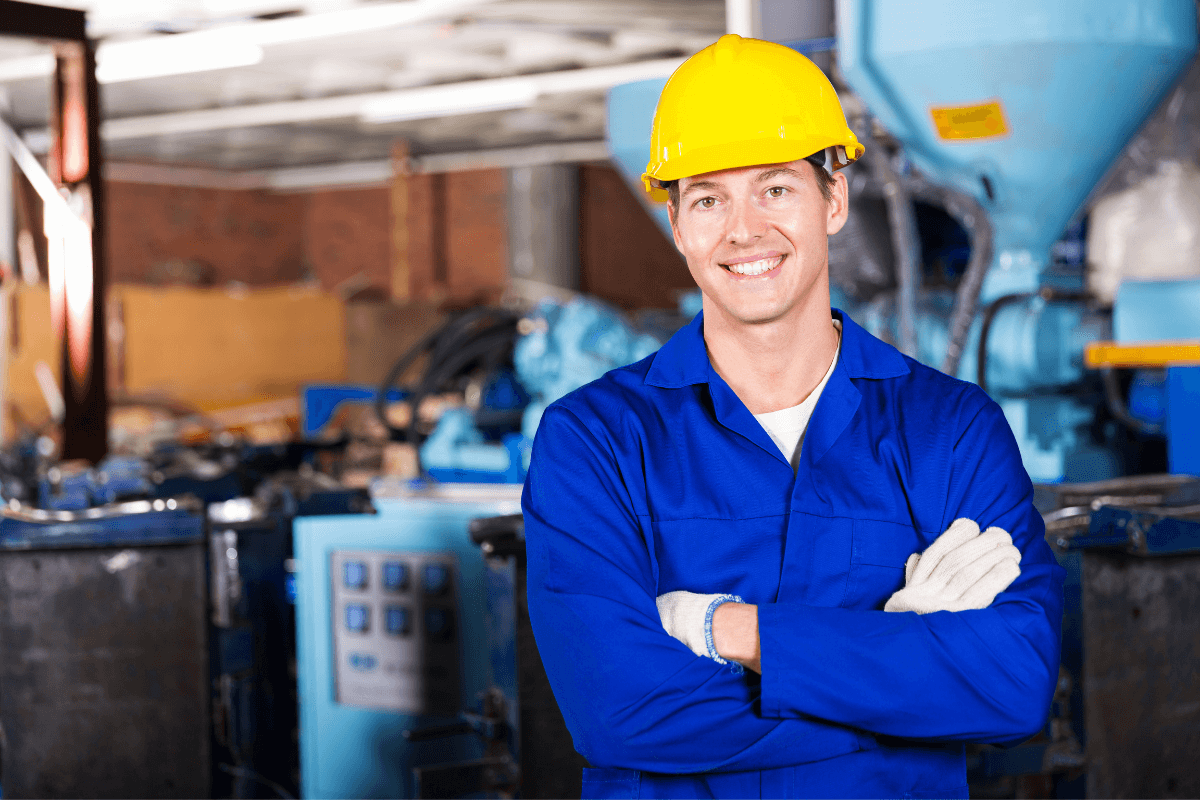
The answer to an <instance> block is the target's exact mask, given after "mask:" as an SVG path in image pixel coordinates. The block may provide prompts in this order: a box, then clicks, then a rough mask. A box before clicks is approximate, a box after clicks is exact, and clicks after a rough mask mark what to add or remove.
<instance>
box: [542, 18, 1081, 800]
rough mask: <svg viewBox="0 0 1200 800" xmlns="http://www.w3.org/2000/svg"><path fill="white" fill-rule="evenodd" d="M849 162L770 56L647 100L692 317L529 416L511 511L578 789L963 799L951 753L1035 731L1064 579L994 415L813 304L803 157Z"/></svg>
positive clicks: (1008, 437)
mask: <svg viewBox="0 0 1200 800" xmlns="http://www.w3.org/2000/svg"><path fill="white" fill-rule="evenodd" d="M862 151H863V147H862V145H861V144H859V143H858V142H857V140H856V139H855V137H854V134H853V133H852V132H851V131H850V130H849V128H848V127H846V124H845V117H844V115H843V114H842V111H841V108H840V106H839V105H838V103H837V97H836V94H835V93H834V92H833V89H832V87H831V86H830V85H829V82H828V80H827V79H826V78H825V77H824V75H823V74H822V73H821V72H820V70H818V69H817V68H816V67H815V66H814V65H812V64H811V62H809V61H808V60H807V59H805V58H804V57H803V56H800V55H799V54H797V53H795V52H793V51H791V50H789V49H788V48H784V47H781V46H779V45H773V44H770V43H766V42H759V41H755V40H749V39H740V38H739V37H736V36H725V37H722V38H721V40H720V41H718V42H717V43H716V44H715V45H713V46H711V47H708V48H706V49H705V50H703V51H701V52H700V53H698V54H696V55H695V56H693V57H692V58H691V59H689V60H688V61H687V62H686V63H685V64H684V65H683V66H681V67H680V68H679V70H678V71H677V72H676V73H675V75H673V76H672V78H671V80H670V81H669V82H668V84H667V86H666V88H665V89H664V90H663V95H662V97H661V98H660V101H659V105H658V109H657V111H656V114H655V123H654V134H653V138H652V154H651V155H652V157H651V162H650V164H649V165H648V167H647V176H646V180H647V184H648V186H649V187H650V188H652V189H653V190H654V191H655V192H658V193H660V194H666V195H668V197H669V202H670V211H671V218H672V230H673V233H674V238H675V243H676V246H677V247H678V248H679V250H680V251H681V252H682V253H683V254H684V256H685V257H686V259H687V262H688V267H689V269H690V270H691V273H692V275H693V277H694V278H695V280H696V283H697V284H698V285H699V286H700V289H701V291H702V293H703V312H702V314H701V315H700V316H698V317H697V318H696V320H694V321H693V323H692V324H691V325H689V326H688V327H686V328H684V329H683V330H681V331H680V332H679V333H678V334H676V335H675V336H674V337H673V338H672V339H671V340H670V341H669V342H668V343H667V344H665V345H664V346H663V347H662V349H660V350H659V351H658V352H657V353H656V354H655V355H653V356H650V357H649V358H647V359H644V360H643V361H640V362H638V363H636V364H633V365H630V366H629V367H625V368H623V369H619V370H614V371H612V372H610V373H608V374H607V375H606V376H605V377H604V378H602V379H601V380H599V381H596V382H595V383H592V384H590V385H588V386H586V387H584V388H583V389H580V390H579V391H577V392H574V393H572V394H570V395H568V396H567V397H565V398H563V399H562V400H560V401H559V402H557V403H555V404H553V405H552V406H551V407H550V408H549V409H548V410H547V411H546V414H545V416H544V417H543V418H542V422H541V425H540V427H539V430H538V434H537V441H536V442H535V445H534V452H533V459H532V463H531V467H530V473H529V479H528V481H527V483H526V487H525V494H524V498H523V508H524V513H525V526H526V537H527V552H528V575H529V585H528V597H529V612H530V619H531V621H532V623H533V628H534V633H535V635H536V637H537V641H538V647H539V650H540V651H541V655H542V659H543V661H544V663H545V667H546V671H547V674H548V676H549V678H550V682H551V685H552V686H553V688H554V691H555V696H556V697H557V699H558V701H559V705H560V707H561V709H562V712H563V716H564V718H565V721H566V723H567V727H568V728H569V729H570V731H571V734H572V736H573V738H574V744H575V747H576V749H577V750H579V752H580V753H582V754H583V755H584V756H585V757H586V758H587V759H588V760H589V762H590V763H591V764H592V765H593V767H595V769H590V770H586V771H585V776H584V796H587V797H605V796H609V797H639V796H642V797H846V796H866V797H881V796H897V797H898V796H905V797H925V796H929V797H950V796H958V797H966V796H967V787H966V777H965V764H964V748H963V744H962V743H963V742H968V741H981V742H997V743H1006V744H1011V743H1016V742H1018V741H1021V740H1023V739H1025V738H1027V737H1028V736H1030V735H1032V734H1033V733H1035V732H1036V731H1037V730H1038V729H1039V728H1040V727H1041V726H1042V725H1043V723H1044V720H1045V717H1046V714H1047V712H1048V709H1049V701H1050V698H1051V696H1052V694H1053V689H1054V684H1055V682H1056V679H1057V676H1058V659H1059V625H1060V621H1061V613H1062V598H1061V586H1062V575H1063V573H1062V570H1061V569H1060V568H1059V567H1058V565H1057V564H1056V563H1055V561H1054V558H1053V555H1052V554H1051V553H1050V551H1049V548H1048V547H1047V546H1046V544H1045V542H1044V540H1043V536H1044V528H1043V525H1042V521H1041V517H1040V515H1039V514H1038V513H1037V511H1036V510H1035V509H1034V508H1033V505H1032V494H1033V492H1032V486H1031V484H1030V482H1029V478H1028V476H1027V475H1026V473H1025V472H1024V469H1023V468H1022V466H1021V461H1020V455H1019V453H1018V451H1017V446H1016V442H1015V440H1014V439H1013V436H1012V434H1011V432H1010V431H1009V429H1008V427H1007V424H1006V423H1005V421H1004V417H1003V415H1002V413H1001V411H1000V409H999V407H998V406H997V405H996V404H995V403H993V402H992V401H991V400H990V399H989V398H988V397H987V396H986V395H985V394H984V393H983V392H981V391H980V390H979V389H978V388H977V387H975V386H974V385H972V384H968V383H964V382H961V381H958V380H955V379H953V378H950V377H947V376H945V375H942V374H941V373H938V372H936V371H934V370H932V369H929V368H927V367H925V366H923V365H921V364H919V363H917V362H916V361H913V360H912V359H909V358H907V357H905V356H903V355H901V354H900V353H899V352H897V351H896V350H895V349H893V348H892V347H890V346H889V345H886V344H884V343H883V342H880V341H879V340H877V339H875V338H873V337H871V336H870V335H869V334H867V333H866V332H865V331H864V330H862V329H861V328H860V327H858V326H857V325H856V324H855V323H854V322H853V320H851V319H850V318H849V317H848V316H846V315H845V314H842V313H841V312H839V311H836V310H831V309H830V307H829V286H828V253H827V238H826V237H827V236H828V235H829V234H832V233H835V232H836V231H837V230H838V229H839V228H840V227H841V226H842V224H843V223H844V222H845V219H846V215H847V211H848V209H847V200H846V197H847V192H846V181H845V178H844V176H842V175H840V174H834V175H832V176H831V175H829V174H828V173H827V172H825V170H824V168H823V167H819V166H817V163H814V162H821V161H823V158H824V156H825V154H826V153H827V152H828V153H830V154H832V155H833V157H834V160H833V164H832V167H833V168H834V169H837V168H840V167H841V166H844V165H845V164H846V163H848V162H849V161H851V160H853V159H854V158H856V157H858V156H859V155H861V153H862ZM956 520H957V521H956ZM977 526H979V527H986V528H988V530H987V532H986V533H983V534H980V533H979V527H977ZM1010 535H1011V538H1010ZM1010 542H1011V544H1010ZM1014 548H1015V549H1014ZM1018 561H1019V567H1018ZM885 607H886V608H887V610H885ZM909 611H916V612H918V613H907V612H909ZM924 612H929V613H924ZM723 662H734V663H732V664H729V663H723ZM743 667H746V668H748V669H745V670H743Z"/></svg>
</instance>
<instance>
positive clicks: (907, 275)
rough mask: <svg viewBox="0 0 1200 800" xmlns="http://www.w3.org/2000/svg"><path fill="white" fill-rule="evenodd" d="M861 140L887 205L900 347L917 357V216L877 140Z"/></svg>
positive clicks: (906, 191)
mask: <svg viewBox="0 0 1200 800" xmlns="http://www.w3.org/2000/svg"><path fill="white" fill-rule="evenodd" d="M867 127H868V128H869V127H870V125H869V124H868V125H867ZM863 143H864V144H865V145H866V146H867V152H866V157H867V160H868V163H869V164H870V166H871V170H872V171H873V172H874V173H875V176H876V177H877V178H878V179H879V182H880V184H882V186H883V198H884V202H885V203H886V204H887V212H888V222H889V223H890V224H889V228H890V230H891V236H892V250H893V252H894V253H895V257H896V284H897V289H896V295H897V297H896V315H897V322H898V325H899V338H900V341H899V346H900V350H901V351H902V352H903V353H905V354H906V355H909V356H913V357H916V355H917V328H916V319H917V289H918V288H919V284H920V274H919V272H918V270H919V269H920V265H919V264H918V263H917V260H918V259H919V258H920V253H921V244H920V237H919V236H918V234H917V218H916V214H915V213H914V212H913V204H912V196H911V194H910V193H909V189H908V187H907V186H906V185H905V183H904V182H903V181H902V180H901V179H900V176H899V174H898V173H897V172H896V169H895V167H894V166H893V165H892V162H891V159H890V158H888V155H887V153H885V152H884V151H883V148H882V146H881V145H880V144H879V142H878V141H877V140H875V139H873V138H871V137H870V135H869V134H864V135H863Z"/></svg>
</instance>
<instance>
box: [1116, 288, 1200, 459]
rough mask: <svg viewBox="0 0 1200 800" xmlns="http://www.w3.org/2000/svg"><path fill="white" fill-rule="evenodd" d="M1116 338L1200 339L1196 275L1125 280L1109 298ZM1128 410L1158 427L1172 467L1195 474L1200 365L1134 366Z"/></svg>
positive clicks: (1199, 424) (1198, 451)
mask: <svg viewBox="0 0 1200 800" xmlns="http://www.w3.org/2000/svg"><path fill="white" fill-rule="evenodd" d="M1113 338H1114V339H1115V340H1116V341H1117V342H1121V343H1125V344H1130V343H1136V342H1168V341H1184V342H1192V343H1197V342H1200V280H1178V281H1126V282H1125V283H1122V284H1121V286H1120V288H1119V289H1118V291H1117V298H1116V301H1115V302H1114V303H1113ZM1129 405H1130V411H1131V412H1132V413H1133V414H1134V415H1135V416H1138V417H1140V418H1141V419H1143V420H1145V421H1146V422H1149V423H1151V424H1152V425H1158V426H1160V427H1161V429H1162V432H1163V433H1164V435H1165V436H1166V438H1167V464H1168V466H1169V468H1170V470H1171V472H1175V473H1184V474H1189V475H1200V366H1197V365H1194V364H1191V365H1185V364H1179V365H1173V366H1168V367H1166V369H1165V370H1139V371H1138V373H1137V374H1136V375H1135V377H1134V380H1133V385H1132V387H1131V389H1130V400H1129Z"/></svg>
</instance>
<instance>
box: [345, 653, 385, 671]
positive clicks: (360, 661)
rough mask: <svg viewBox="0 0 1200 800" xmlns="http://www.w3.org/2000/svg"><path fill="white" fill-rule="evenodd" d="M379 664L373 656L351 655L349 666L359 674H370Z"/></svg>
mask: <svg viewBox="0 0 1200 800" xmlns="http://www.w3.org/2000/svg"><path fill="white" fill-rule="evenodd" d="M378 664H379V661H378V659H376V658H375V656H372V655H367V654H364V653H351V654H350V666H351V667H353V668H354V669H356V670H359V671H360V672H370V671H371V670H373V669H375V667H376V666H377V665H378Z"/></svg>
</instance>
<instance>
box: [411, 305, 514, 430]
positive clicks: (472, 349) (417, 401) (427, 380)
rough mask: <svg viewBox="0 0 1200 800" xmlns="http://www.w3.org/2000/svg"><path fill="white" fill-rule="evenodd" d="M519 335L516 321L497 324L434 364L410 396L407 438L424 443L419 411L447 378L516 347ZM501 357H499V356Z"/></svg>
mask: <svg viewBox="0 0 1200 800" xmlns="http://www.w3.org/2000/svg"><path fill="white" fill-rule="evenodd" d="M515 335H516V324H515V323H514V324H512V325H496V326H492V327H491V328H489V329H487V331H485V332H484V333H483V334H481V335H480V336H477V337H475V338H473V339H471V340H470V341H468V342H465V343H464V344H463V345H462V346H461V347H460V348H458V349H457V350H455V351H454V352H453V353H451V354H450V355H449V356H448V357H447V358H446V359H445V360H444V361H441V362H440V363H438V364H431V368H430V369H429V370H428V371H427V372H426V373H425V377H424V378H423V379H422V380H421V383H420V384H419V385H418V387H417V388H416V389H415V390H414V391H413V392H412V393H411V394H409V396H408V404H409V408H410V409H411V415H410V416H409V421H408V427H407V428H406V429H405V431H404V434H405V438H406V440H407V441H409V442H411V443H413V444H420V442H421V439H422V436H421V435H420V432H419V430H418V424H419V422H420V419H419V415H418V414H417V412H418V410H419V409H420V407H421V402H422V401H423V400H424V399H425V398H426V397H428V396H429V395H430V394H433V393H434V392H436V391H437V390H438V388H439V387H441V386H443V385H444V384H445V382H446V381H448V380H450V379H451V378H453V377H455V376H456V375H458V374H460V373H461V372H462V370H463V368H464V367H466V366H468V365H469V364H471V363H472V362H474V361H477V360H479V359H481V358H483V357H484V356H487V355H495V354H496V352H497V351H500V350H503V351H507V350H510V349H511V348H512V343H513V339H514V338H515ZM497 360H499V359H497Z"/></svg>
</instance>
